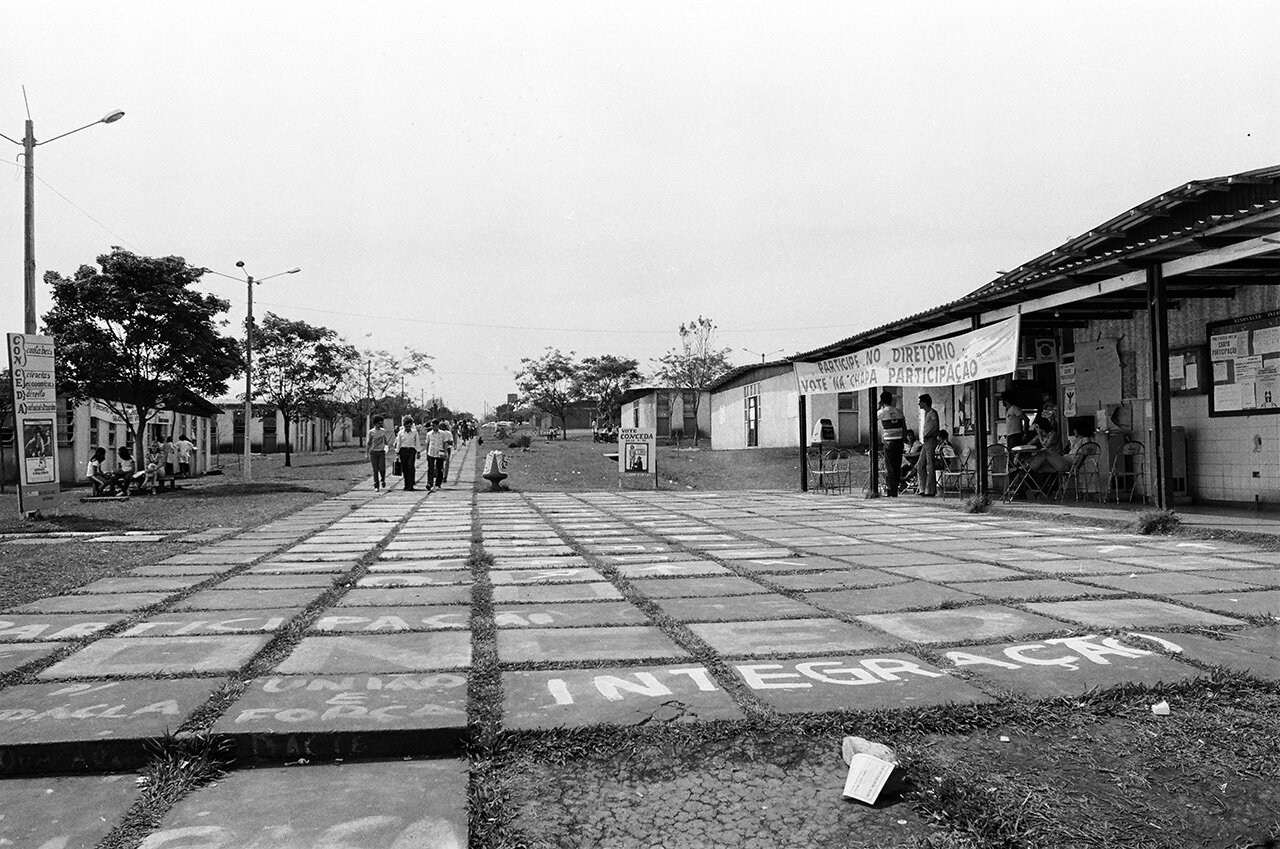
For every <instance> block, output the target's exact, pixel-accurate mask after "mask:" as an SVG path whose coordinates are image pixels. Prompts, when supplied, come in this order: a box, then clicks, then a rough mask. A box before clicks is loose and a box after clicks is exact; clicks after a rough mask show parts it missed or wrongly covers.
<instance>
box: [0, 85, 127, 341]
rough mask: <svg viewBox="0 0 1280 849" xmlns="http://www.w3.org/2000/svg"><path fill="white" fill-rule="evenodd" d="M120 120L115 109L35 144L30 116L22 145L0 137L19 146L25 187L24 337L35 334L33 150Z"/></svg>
mask: <svg viewBox="0 0 1280 849" xmlns="http://www.w3.org/2000/svg"><path fill="white" fill-rule="evenodd" d="M123 117H124V112H123V111H121V110H119V109H116V110H114V111H112V112H108V113H107V114H106V115H103V116H102V117H101V118H99V119H98V120H96V121H94V122H93V123H92V124H85V125H84V126H83V127H77V128H76V129H74V130H70V131H68V132H65V133H63V134H62V135H58V136H54V137H53V138H51V139H45V140H44V141H41V142H38V141H36V133H35V124H34V123H33V122H32V120H31V116H30V114H28V115H27V126H26V130H27V134H26V135H25V136H24V137H23V139H22V141H18V140H17V139H11V138H9V137H8V136H6V135H4V134H3V133H0V139H4V140H6V141H11V142H13V143H14V144H20V145H22V155H23V161H24V163H25V168H24V172H25V173H24V178H25V180H24V182H25V184H26V192H25V203H24V206H23V228H24V231H25V232H24V235H25V239H24V241H23V258H22V259H23V274H22V282H23V299H24V310H23V320H24V327H23V330H24V332H25V333H27V334H28V335H35V332H36V147H37V146H39V145H42V144H48V143H49V142H51V141H57V140H58V139H60V138H63V137H65V136H69V135H71V134H72V133H78V132H80V131H81V130H87V129H89V128H90V127H93V126H96V125H98V124H114V123H115V122H116V121H119V120H120V119H121V118H123Z"/></svg>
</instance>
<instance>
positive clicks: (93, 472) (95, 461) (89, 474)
mask: <svg viewBox="0 0 1280 849" xmlns="http://www.w3.org/2000/svg"><path fill="white" fill-rule="evenodd" d="M106 459H107V449H105V448H95V449H93V452H92V453H91V454H90V455H89V466H88V468H86V469H85V472H84V476H85V477H86V478H88V479H89V482H90V483H91V484H93V494H94V495H109V494H110V493H111V479H110V478H108V477H107V475H106V473H104V472H103V471H102V464H103V463H104V462H105V461H106Z"/></svg>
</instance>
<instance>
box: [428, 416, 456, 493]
mask: <svg viewBox="0 0 1280 849" xmlns="http://www.w3.org/2000/svg"><path fill="white" fill-rule="evenodd" d="M452 441H453V437H452V436H450V435H449V432H448V431H447V430H441V429H440V422H439V421H433V422H431V430H430V431H429V432H428V433H427V436H426V443H427V489H431V488H433V487H434V488H436V489H439V488H440V487H442V486H444V464H445V460H446V459H447V458H448V452H449V443H451V442H452Z"/></svg>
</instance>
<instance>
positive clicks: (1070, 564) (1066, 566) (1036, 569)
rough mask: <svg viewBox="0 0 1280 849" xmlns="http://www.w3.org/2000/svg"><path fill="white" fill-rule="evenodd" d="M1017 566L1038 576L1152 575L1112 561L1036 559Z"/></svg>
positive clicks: (1148, 571) (1147, 571)
mask: <svg viewBox="0 0 1280 849" xmlns="http://www.w3.org/2000/svg"><path fill="white" fill-rule="evenodd" d="M1032 557H1034V555H1032ZM1016 565H1017V567H1018V569H1020V570H1021V571H1023V572H1033V573H1035V574H1038V575H1071V576H1080V575H1130V574H1133V573H1134V572H1146V573H1147V574H1150V570H1144V569H1142V568H1140V567H1137V566H1132V565H1129V564H1126V563H1115V562H1113V561H1110V560H1094V559H1081V560H1073V559H1070V558H1064V559H1062V560H1046V561H1044V562H1041V561H1039V560H1035V559H1027V560H1022V561H1019V562H1018V563H1017V564H1016Z"/></svg>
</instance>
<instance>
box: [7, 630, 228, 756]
mask: <svg viewBox="0 0 1280 849" xmlns="http://www.w3.org/2000/svg"><path fill="white" fill-rule="evenodd" d="M129 642H136V641H133V640H131V641H129ZM224 681H225V679H221V678H182V679H168V680H162V679H154V678H140V679H134V680H129V681H100V682H76V683H65V682H41V683H38V684H20V685H18V686H15V687H8V688H6V689H4V690H0V774H5V775H20V774H24V773H26V774H30V773H37V772H42V773H71V772H85V771H103V772H106V771H112V770H126V769H134V768H136V767H137V766H139V765H140V764H142V763H145V762H146V761H147V760H148V759H149V758H150V757H151V753H150V752H149V751H148V750H147V748H146V746H145V741H146V740H149V739H154V738H157V737H160V736H161V735H163V734H164V733H165V732H166V731H174V730H176V729H177V728H178V726H180V725H181V724H182V722H183V721H184V720H185V719H186V717H187V716H188V715H190V713H191V712H192V711H193V710H195V709H196V708H197V707H200V706H201V705H203V704H204V703H205V701H206V700H207V699H208V698H209V694H210V693H212V692H213V691H214V690H216V689H218V688H219V687H220V686H222V684H223V683H224Z"/></svg>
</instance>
